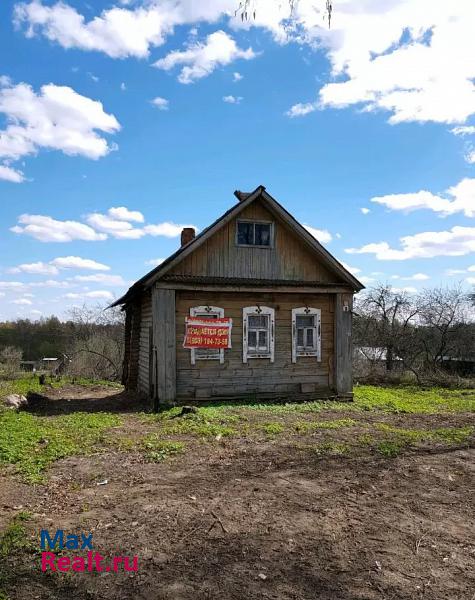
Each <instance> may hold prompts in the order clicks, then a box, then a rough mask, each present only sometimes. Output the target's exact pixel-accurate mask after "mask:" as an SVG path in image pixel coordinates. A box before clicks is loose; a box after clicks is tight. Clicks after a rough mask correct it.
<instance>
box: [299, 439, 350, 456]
mask: <svg viewBox="0 0 475 600" xmlns="http://www.w3.org/2000/svg"><path fill="white" fill-rule="evenodd" d="M308 449H309V450H311V451H312V452H314V453H315V454H317V455H318V456H326V455H332V454H333V455H337V456H341V455H343V454H348V452H350V449H351V448H350V446H349V445H348V444H345V443H343V442H334V441H328V442H321V443H319V444H314V445H312V446H308Z"/></svg>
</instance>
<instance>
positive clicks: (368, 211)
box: [360, 206, 371, 215]
mask: <svg viewBox="0 0 475 600" xmlns="http://www.w3.org/2000/svg"><path fill="white" fill-rule="evenodd" d="M360 211H361V212H362V213H363V214H364V215H368V214H369V213H370V212H371V210H370V209H369V208H366V207H365V206H363V207H362V208H360Z"/></svg>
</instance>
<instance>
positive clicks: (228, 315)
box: [114, 186, 363, 405]
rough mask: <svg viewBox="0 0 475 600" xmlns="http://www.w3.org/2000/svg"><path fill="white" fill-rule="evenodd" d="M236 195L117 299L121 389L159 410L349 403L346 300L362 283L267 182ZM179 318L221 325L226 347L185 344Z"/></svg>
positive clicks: (348, 312)
mask: <svg viewBox="0 0 475 600" xmlns="http://www.w3.org/2000/svg"><path fill="white" fill-rule="evenodd" d="M235 196H236V197H237V199H238V203H237V204H235V205H234V206H233V207H232V208H230V209H229V210H228V211H227V212H226V213H224V214H223V215H222V216H221V217H219V219H217V220H216V221H215V222H214V223H213V224H212V225H210V226H209V227H207V228H206V229H205V230H204V231H202V232H201V233H200V234H199V235H197V236H195V232H194V230H193V229H191V228H186V229H184V230H183V232H182V235H181V247H180V249H179V250H178V251H177V252H175V253H174V254H172V255H171V256H170V257H169V258H168V259H167V260H165V261H164V262H162V263H161V264H160V265H159V266H158V267H156V268H155V269H153V270H152V271H151V272H150V273H147V275H145V276H144V277H142V279H140V280H139V281H137V282H136V283H135V284H134V285H133V286H132V287H131V288H130V289H129V290H128V292H127V293H126V294H125V295H124V296H123V297H122V298H120V299H119V300H117V302H115V303H114V305H123V307H124V309H125V311H126V333H125V335H126V348H125V358H124V375H123V382H124V384H125V386H126V388H128V389H130V390H135V391H138V392H140V393H143V394H146V395H148V396H149V397H150V398H153V399H154V401H155V404H156V405H157V404H158V403H161V402H173V401H183V400H191V399H203V400H204V399H218V398H221V399H222V398H236V397H240V398H263V399H264V398H289V399H294V398H295V399H297V398H299V399H302V398H309V399H310V398H314V397H338V398H346V399H351V397H352V341H351V321H352V300H353V294H354V293H355V292H357V291H359V290H361V289H362V288H363V285H362V284H361V283H360V282H359V281H358V280H357V279H356V278H355V277H354V276H353V275H352V274H351V273H349V272H348V271H347V270H346V269H345V268H344V267H343V265H341V264H340V263H339V262H338V261H337V260H336V259H335V258H334V257H333V256H332V255H331V254H330V253H329V252H328V251H327V250H326V249H325V248H324V247H323V246H322V245H321V244H320V243H319V242H318V241H317V240H316V239H315V238H314V237H313V236H312V235H311V234H310V233H309V232H308V231H307V230H306V229H305V228H304V227H303V226H302V225H300V223H298V222H297V221H296V220H295V219H294V218H293V217H292V215H290V214H289V213H288V212H287V211H286V210H285V208H284V207H283V206H281V205H280V204H279V203H278V202H277V201H276V200H275V199H274V198H273V197H272V196H271V195H270V194H269V193H268V192H267V191H266V189H265V188H264V186H259V187H258V188H256V189H255V190H254V191H253V192H251V193H244V192H235ZM187 319H188V320H189V321H190V322H194V323H195V324H196V323H198V325H200V323H201V321H200V322H198V321H196V319H198V320H199V319H204V324H205V325H206V323H208V324H209V323H210V320H211V319H218V320H219V321H218V322H219V323H224V324H225V325H226V326H228V327H229V328H230V335H229V340H228V343H227V345H226V346H225V347H212V348H209V347H202V346H200V347H198V346H197V347H190V346H187V347H184V338H185V321H186V320H187ZM201 325H203V323H201ZM231 325H232V328H231ZM215 326H216V327H217V325H215ZM213 331H218V329H214V330H213ZM220 331H221V333H222V332H223V331H224V330H223V329H221V330H220ZM227 331H229V329H228V330H227ZM195 332H196V330H195ZM191 339H192V341H193V339H198V338H196V337H195V338H191Z"/></svg>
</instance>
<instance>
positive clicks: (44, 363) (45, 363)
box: [40, 358, 59, 371]
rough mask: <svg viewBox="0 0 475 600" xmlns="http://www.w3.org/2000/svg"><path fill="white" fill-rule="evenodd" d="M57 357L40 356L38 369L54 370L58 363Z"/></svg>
mask: <svg viewBox="0 0 475 600" xmlns="http://www.w3.org/2000/svg"><path fill="white" fill-rule="evenodd" d="M58 360H59V359H58V358H42V359H41V361H40V363H41V364H40V369H42V370H45V371H54V369H55V368H56V365H57V364H58Z"/></svg>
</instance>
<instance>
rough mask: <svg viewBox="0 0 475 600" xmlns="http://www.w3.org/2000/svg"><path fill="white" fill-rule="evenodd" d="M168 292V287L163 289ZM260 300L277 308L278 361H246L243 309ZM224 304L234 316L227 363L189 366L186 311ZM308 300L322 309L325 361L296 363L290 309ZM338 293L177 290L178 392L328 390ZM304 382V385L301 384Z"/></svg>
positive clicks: (202, 395)
mask: <svg viewBox="0 0 475 600" xmlns="http://www.w3.org/2000/svg"><path fill="white" fill-rule="evenodd" d="M164 291H165V290H164ZM256 304H261V305H263V306H269V307H272V308H274V309H275V362H274V363H271V362H270V361H269V360H268V359H248V362H247V363H246V364H244V363H243V362H242V345H243V344H242V308H243V307H244V306H254V305H256ZM202 305H213V306H219V307H223V308H224V310H225V312H224V316H225V317H231V318H232V319H233V328H232V348H231V349H229V350H225V351H224V352H225V358H224V364H223V365H220V364H219V361H208V360H197V361H196V365H194V366H193V365H191V362H190V350H186V349H184V348H183V337H184V332H185V316H187V315H189V310H190V307H192V306H202ZM305 305H308V306H310V307H312V308H320V309H321V311H322V313H321V315H322V335H321V340H322V360H321V362H318V361H317V360H316V358H315V357H302V358H298V359H297V363H295V364H293V363H292V313H291V311H292V308H296V307H300V306H305ZM334 308H335V302H334V296H333V295H330V294H299V293H291V294H283V293H274V294H269V293H258V292H256V293H245V294H244V293H226V292H216V293H215V292H204V291H194V292H192V291H177V292H176V395H177V398H179V399H183V398H194V397H197V398H206V397H213V396H215V397H216V396H218V397H223V396H237V395H241V396H252V395H253V394H263V395H269V396H271V397H272V396H279V395H291V396H292V397H298V396H299V395H300V394H301V393H302V392H303V391H307V392H310V393H312V392H313V393H315V394H318V393H319V392H325V393H327V392H328V391H329V390H330V389H331V388H332V387H333V385H334V374H333V367H334V314H333V311H334ZM301 384H306V386H305V387H304V388H302V385H301Z"/></svg>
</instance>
